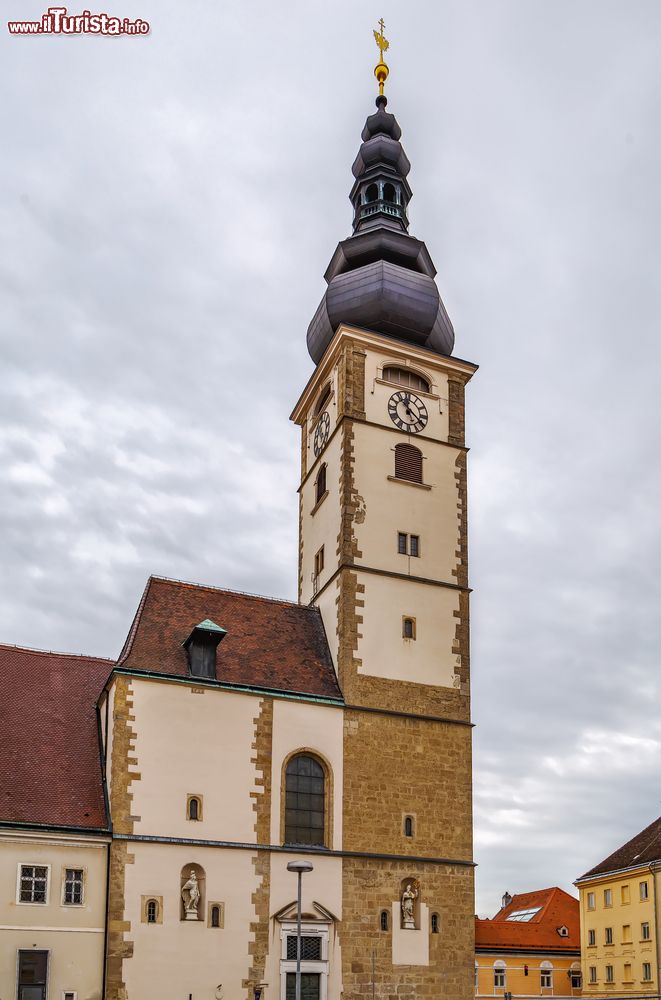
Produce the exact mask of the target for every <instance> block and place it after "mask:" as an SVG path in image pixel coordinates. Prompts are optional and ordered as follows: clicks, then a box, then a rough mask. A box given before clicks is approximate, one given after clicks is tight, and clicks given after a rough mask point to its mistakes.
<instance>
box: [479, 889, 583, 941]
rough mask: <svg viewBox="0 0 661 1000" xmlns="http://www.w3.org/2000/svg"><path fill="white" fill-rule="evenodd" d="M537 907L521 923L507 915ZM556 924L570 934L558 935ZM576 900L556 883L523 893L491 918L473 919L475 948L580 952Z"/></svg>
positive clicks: (514, 897) (513, 898)
mask: <svg viewBox="0 0 661 1000" xmlns="http://www.w3.org/2000/svg"><path fill="white" fill-rule="evenodd" d="M537 907H539V913H536V914H535V915H534V916H533V917H532V919H531V920H529V921H527V922H521V921H518V920H508V919H507V918H508V917H509V916H510V915H511V914H513V913H516V912H517V911H519V910H532V909H536V908H537ZM559 927H566V928H567V930H568V931H569V934H568V935H567V936H566V937H561V936H560V934H558V928H559ZM580 942H581V936H580V920H579V908H578V900H577V899H575V898H574V897H573V896H570V895H569V893H567V892H564V891H563V890H562V889H559V888H558V887H557V886H555V887H553V888H551V889H539V890H537V891H536V892H522V893H518V894H517V895H516V896H513V897H512V901H511V903H509V905H508V906H506V907H505V908H504V909H502V910H499V911H498V913H497V914H496V916H495V917H494V918H493V919H492V920H480V919H479V918H478V917H476V918H475V947H476V949H477V950H478V951H479V950H480V948H484V949H489V950H492V951H493V950H494V949H498V950H500V951H518V950H525V951H531V950H534V951H549V952H554V951H572V950H575V951H579V949H580V946H581V943H580Z"/></svg>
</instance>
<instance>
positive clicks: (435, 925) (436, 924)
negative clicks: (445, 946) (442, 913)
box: [431, 913, 439, 934]
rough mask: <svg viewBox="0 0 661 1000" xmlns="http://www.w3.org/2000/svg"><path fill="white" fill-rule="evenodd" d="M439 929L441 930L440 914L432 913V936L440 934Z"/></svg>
mask: <svg viewBox="0 0 661 1000" xmlns="http://www.w3.org/2000/svg"><path fill="white" fill-rule="evenodd" d="M438 929H439V918H438V913H432V915H431V932H432V934H438Z"/></svg>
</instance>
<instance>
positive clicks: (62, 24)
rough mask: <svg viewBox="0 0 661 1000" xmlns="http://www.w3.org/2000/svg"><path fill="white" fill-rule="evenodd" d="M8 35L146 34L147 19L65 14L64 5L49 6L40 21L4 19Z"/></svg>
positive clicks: (88, 13)
mask: <svg viewBox="0 0 661 1000" xmlns="http://www.w3.org/2000/svg"><path fill="white" fill-rule="evenodd" d="M7 27H8V28H9V34H10V35H147V34H149V22H148V21H143V20H142V18H139V17H138V18H136V19H135V20H133V21H132V20H131V19H130V18H128V17H113V16H112V15H110V14H92V13H91V11H89V10H84V11H83V12H82V13H81V14H67V8H66V7H49V8H48V10H47V12H46V13H45V14H42V15H41V20H40V21H7Z"/></svg>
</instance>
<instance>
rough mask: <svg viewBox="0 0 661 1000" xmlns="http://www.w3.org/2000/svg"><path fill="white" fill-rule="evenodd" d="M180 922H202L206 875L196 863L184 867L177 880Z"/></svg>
mask: <svg viewBox="0 0 661 1000" xmlns="http://www.w3.org/2000/svg"><path fill="white" fill-rule="evenodd" d="M179 885H180V891H179V898H180V906H179V919H180V920H203V919H204V916H203V914H204V912H205V907H204V900H205V895H206V892H205V890H206V874H205V871H204V868H203V867H202V865H198V864H197V863H196V862H191V863H190V864H187V865H184V867H183V868H182V869H181V875H180V879H179Z"/></svg>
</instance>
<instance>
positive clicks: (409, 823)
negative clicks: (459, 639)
mask: <svg viewBox="0 0 661 1000" xmlns="http://www.w3.org/2000/svg"><path fill="white" fill-rule="evenodd" d="M407 620H408V621H411V619H410V618H409V619H407ZM406 638H407V639H412V638H413V636H412V635H410V636H407V637H406ZM404 836H405V837H412V836H413V817H412V816H407V817H406V819H405V820H404Z"/></svg>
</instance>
